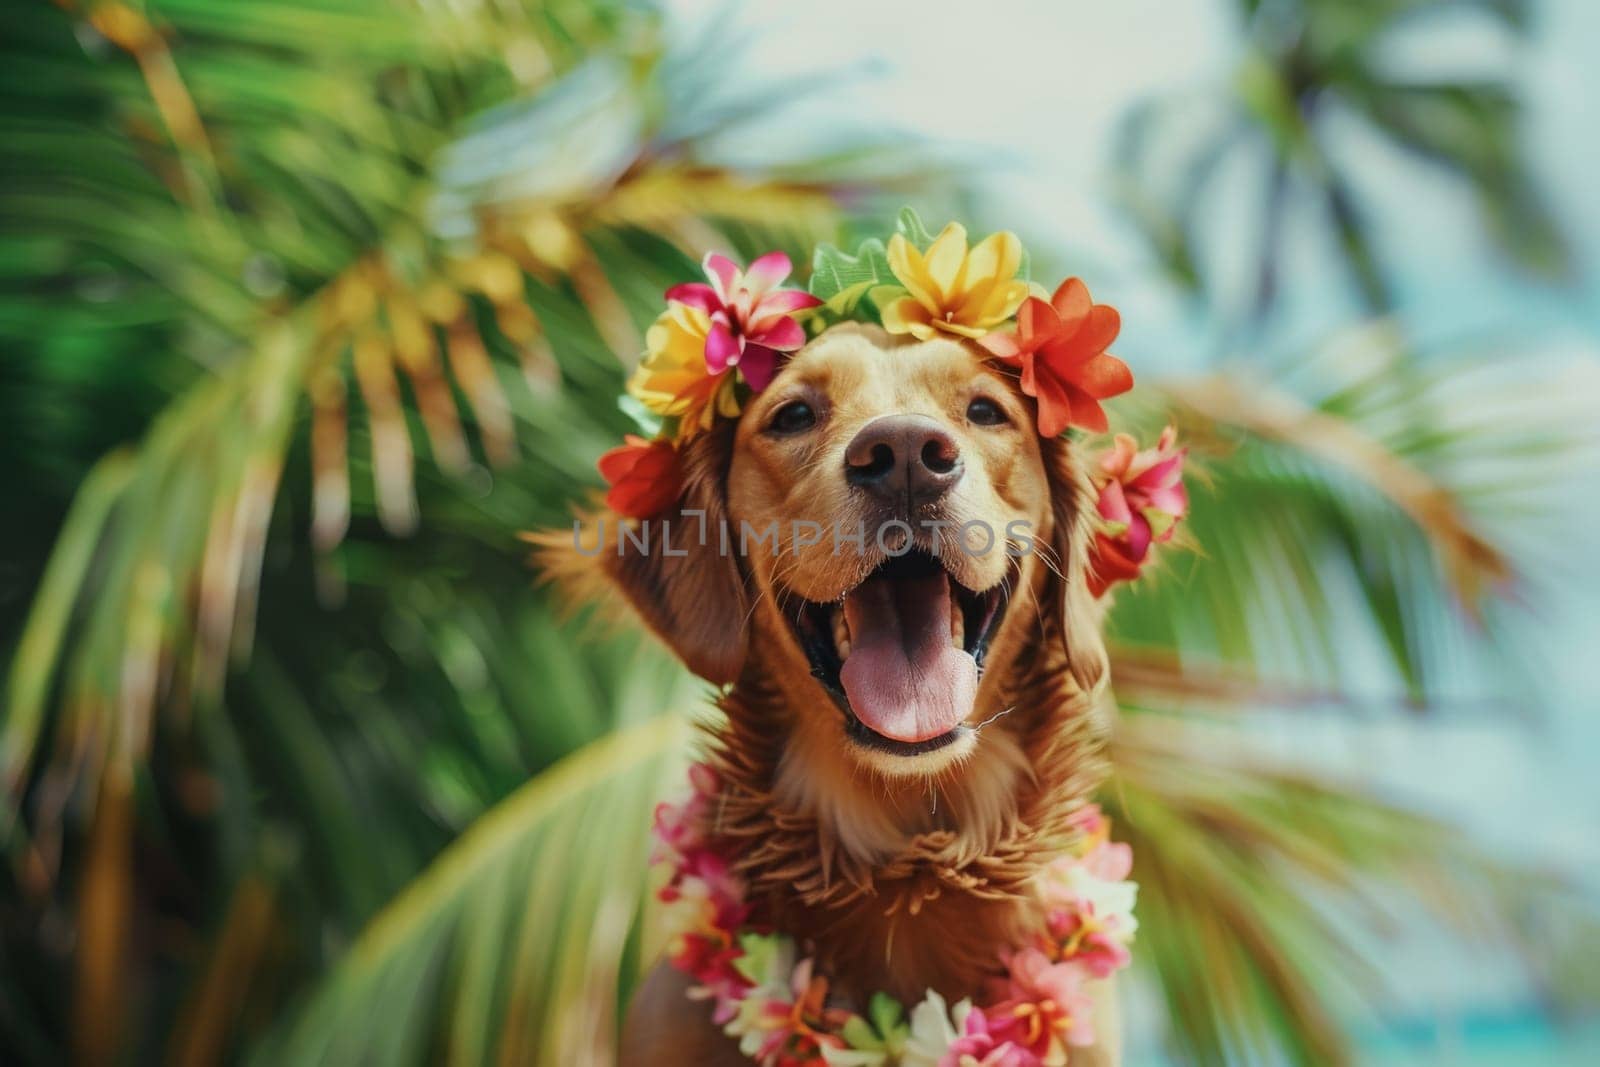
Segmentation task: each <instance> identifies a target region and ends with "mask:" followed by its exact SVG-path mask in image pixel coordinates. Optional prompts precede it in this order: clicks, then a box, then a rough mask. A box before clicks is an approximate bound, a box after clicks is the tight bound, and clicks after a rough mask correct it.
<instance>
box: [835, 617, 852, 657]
mask: <svg viewBox="0 0 1600 1067" xmlns="http://www.w3.org/2000/svg"><path fill="white" fill-rule="evenodd" d="M833 647H834V650H835V651H836V652H838V653H839V660H840V662H843V661H844V660H845V659H847V658H848V657H849V655H850V626H849V624H848V623H846V622H845V617H844V609H843V608H840V609H838V610H836V611H835V612H834V613H833Z"/></svg>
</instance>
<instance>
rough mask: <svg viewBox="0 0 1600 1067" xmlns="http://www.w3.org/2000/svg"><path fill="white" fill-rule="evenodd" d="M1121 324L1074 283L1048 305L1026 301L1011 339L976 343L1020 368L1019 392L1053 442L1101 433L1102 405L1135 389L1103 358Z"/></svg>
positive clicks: (1127, 375) (1117, 363)
mask: <svg viewBox="0 0 1600 1067" xmlns="http://www.w3.org/2000/svg"><path fill="white" fill-rule="evenodd" d="M1121 328H1122V319H1121V317H1120V316H1119V315H1118V314H1117V309H1116V308H1114V307H1112V306H1111V305H1109V304H1096V303H1094V302H1093V301H1092V300H1090V299H1089V290H1088V288H1087V287H1086V286H1085V285H1084V284H1083V282H1081V281H1079V280H1078V279H1077V278H1068V279H1067V280H1066V281H1064V282H1062V283H1061V288H1059V289H1057V290H1056V291H1055V295H1054V296H1052V297H1051V298H1050V302H1049V303H1048V304H1047V303H1045V302H1044V301H1043V300H1040V299H1039V298H1038V297H1036V296H1030V297H1029V298H1028V299H1027V301H1026V302H1024V303H1023V305H1022V310H1021V311H1019V312H1017V330H1016V332H1015V333H1009V334H1004V333H991V334H988V335H986V336H984V337H982V338H980V339H979V340H978V343H979V344H980V345H982V346H983V347H984V348H986V349H988V350H989V351H990V352H992V353H994V354H995V355H996V356H997V357H999V358H1000V360H1001V361H1002V362H1005V363H1009V364H1011V365H1012V366H1014V367H1021V368H1022V391H1023V392H1024V393H1027V394H1028V395H1029V396H1031V397H1036V398H1038V401H1039V433H1040V434H1041V435H1043V436H1045V437H1055V436H1057V435H1059V434H1060V433H1061V432H1062V431H1063V430H1065V429H1066V428H1067V427H1068V426H1082V427H1083V428H1084V429H1086V430H1094V431H1095V432H1097V433H1104V432H1105V430H1106V413H1105V412H1104V411H1103V410H1102V409H1101V407H1100V401H1102V400H1107V399H1109V398H1111V397H1114V396H1117V395H1118V394H1120V393H1126V392H1127V391H1128V390H1129V389H1132V388H1133V374H1132V373H1131V372H1130V371H1129V370H1128V365H1127V364H1126V363H1124V362H1122V360H1120V359H1118V358H1117V357H1116V356H1113V355H1111V354H1109V353H1108V352H1106V346H1107V345H1109V344H1110V343H1111V342H1112V341H1114V340H1116V339H1117V331H1118V330H1120V329H1121Z"/></svg>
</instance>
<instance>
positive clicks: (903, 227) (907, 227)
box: [894, 207, 936, 252]
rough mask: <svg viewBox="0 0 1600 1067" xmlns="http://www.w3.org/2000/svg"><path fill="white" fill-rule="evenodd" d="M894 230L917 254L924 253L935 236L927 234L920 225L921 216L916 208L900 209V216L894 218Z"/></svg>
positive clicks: (925, 228) (924, 227) (926, 228)
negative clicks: (912, 246) (914, 248)
mask: <svg viewBox="0 0 1600 1067" xmlns="http://www.w3.org/2000/svg"><path fill="white" fill-rule="evenodd" d="M894 228H895V229H896V230H897V231H899V233H900V236H902V237H904V238H905V239H906V240H908V241H910V242H911V243H912V244H913V245H915V246H916V248H917V251H919V252H926V251H927V250H928V246H929V245H931V244H933V240H934V237H935V236H936V235H934V234H931V233H929V232H928V227H926V226H924V225H923V224H922V216H921V215H918V214H917V210H916V208H911V207H903V208H901V209H900V214H899V215H897V216H895V220H894Z"/></svg>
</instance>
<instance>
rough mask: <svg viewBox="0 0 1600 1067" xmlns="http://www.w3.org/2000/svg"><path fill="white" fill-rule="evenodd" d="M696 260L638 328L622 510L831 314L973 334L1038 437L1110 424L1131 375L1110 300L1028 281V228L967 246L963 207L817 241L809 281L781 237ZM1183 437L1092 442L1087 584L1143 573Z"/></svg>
mask: <svg viewBox="0 0 1600 1067" xmlns="http://www.w3.org/2000/svg"><path fill="white" fill-rule="evenodd" d="M703 266H704V269H705V274H706V281H704V282H686V283H683V284H680V285H674V286H672V287H671V288H670V289H668V290H667V291H666V301H667V306H666V309H665V310H664V311H662V312H661V314H660V316H659V317H658V318H657V319H656V321H655V323H654V324H653V325H651V327H650V329H649V331H648V332H647V333H646V335H645V347H646V352H645V355H644V358H643V360H642V361H641V362H640V364H639V367H638V369H637V370H636V371H635V372H634V374H633V375H632V377H630V378H629V380H628V387H627V388H628V395H627V398H626V399H625V400H624V401H623V408H624V410H625V411H627V412H628V413H629V414H630V415H632V416H633V417H634V418H635V420H636V421H637V422H638V423H639V426H640V429H641V430H642V431H644V434H645V435H646V436H640V435H637V434H628V435H627V436H626V437H625V439H624V443H623V444H622V445H621V446H619V447H617V448H614V449H612V450H611V451H609V452H607V453H606V454H605V455H603V456H601V457H600V464H599V466H600V473H601V475H602V476H603V477H604V478H605V480H606V483H607V484H608V485H609V486H610V491H609V492H608V493H607V494H606V504H607V506H608V507H609V508H610V509H611V510H612V511H614V512H616V513H617V514H618V515H619V516H622V517H625V518H630V519H640V520H642V519H650V518H654V517H656V516H658V515H661V514H662V513H664V512H666V511H667V510H668V509H669V508H670V507H672V505H673V504H674V503H676V501H677V500H678V494H679V490H680V488H681V486H682V482H683V470H682V465H681V463H680V458H679V457H680V449H681V448H682V446H683V445H684V443H685V442H686V441H689V440H690V439H692V438H693V437H695V436H696V435H697V434H700V433H703V432H705V431H706V430H709V429H710V428H711V427H712V426H713V425H715V424H716V421H717V420H718V419H733V418H737V417H738V415H739V412H740V411H741V410H742V408H743V405H744V403H745V401H746V400H747V399H748V398H749V397H750V396H751V395H752V394H754V393H759V392H761V391H762V390H763V389H765V388H766V387H767V386H768V385H769V384H770V383H771V382H772V379H773V377H774V376H775V375H776V374H777V373H778V370H779V368H780V367H781V365H782V362H783V361H784V360H785V359H787V358H788V357H789V356H790V355H792V354H793V353H794V352H796V351H798V350H799V349H800V348H801V347H802V346H803V345H804V344H805V342H806V340H807V337H808V332H809V334H811V335H814V334H816V333H820V332H821V331H822V330H823V329H825V328H826V327H828V326H830V325H833V324H834V323H837V322H843V321H857V322H874V323H877V324H879V325H881V326H882V327H883V328H884V329H885V330H887V331H888V332H889V333H891V334H910V335H911V336H913V337H915V338H917V339H918V340H924V341H925V340H929V339H931V338H934V337H949V338H954V339H959V340H964V341H969V342H973V343H975V344H976V345H977V346H978V347H979V348H980V349H981V350H982V351H983V353H985V354H986V355H987V357H988V358H990V359H992V360H993V361H994V364H995V365H996V366H997V367H999V368H1000V369H1001V370H1003V371H1005V372H1007V373H1012V374H1015V375H1016V376H1017V379H1018V387H1019V388H1020V389H1021V391H1022V392H1023V393H1024V394H1025V395H1027V396H1030V397H1033V398H1034V400H1035V401H1036V405H1037V412H1038V416H1037V417H1038V429H1039V433H1040V435H1041V436H1044V437H1056V436H1059V435H1060V434H1063V433H1065V432H1067V431H1068V429H1069V428H1071V427H1077V428H1079V429H1081V430H1085V431H1090V432H1093V433H1104V432H1105V431H1106V430H1107V429H1108V423H1107V419H1106V413H1105V411H1104V409H1103V408H1102V407H1101V406H1100V402H1101V401H1102V400H1108V399H1110V398H1112V397H1115V396H1119V395H1121V394H1122V393H1125V392H1127V391H1128V390H1129V389H1131V388H1133V374H1132V372H1131V371H1129V369H1128V366H1127V364H1125V363H1123V362H1122V360H1120V359H1118V358H1117V357H1116V356H1113V355H1111V354H1110V353H1109V352H1108V351H1106V349H1107V348H1108V347H1109V346H1110V345H1111V343H1112V342H1113V341H1115V340H1116V338H1117V334H1118V332H1119V331H1120V330H1121V323H1122V320H1121V318H1120V317H1119V316H1118V314H1117V310H1116V309H1115V308H1113V307H1111V306H1110V305H1108V304H1096V303H1095V302H1094V301H1093V300H1092V299H1091V298H1090V296H1089V290H1088V288H1087V287H1086V286H1085V285H1084V284H1083V282H1082V281H1080V280H1078V279H1077V278H1068V279H1067V280H1066V281H1064V282H1062V283H1061V284H1060V285H1059V286H1057V287H1056V289H1055V291H1054V292H1049V291H1047V290H1045V289H1043V288H1041V287H1039V286H1037V285H1035V284H1032V283H1030V282H1029V281H1028V280H1027V272H1028V262H1027V255H1026V253H1025V252H1024V250H1023V248H1022V243H1021V241H1019V240H1018V239H1017V236H1016V235H1015V234H1013V233H1010V232H1007V231H1001V232H999V233H994V234H990V235H989V236H988V237H985V238H984V239H983V240H981V241H979V242H978V243H977V244H976V245H973V246H971V247H969V246H968V243H967V231H966V230H965V229H964V228H963V227H962V226H961V225H960V224H959V223H954V222H952V223H950V224H948V225H947V226H945V228H944V229H943V230H941V231H940V232H939V234H938V236H937V237H935V236H934V235H932V234H930V233H929V232H928V231H927V229H926V228H925V227H924V226H923V224H922V220H921V219H919V218H918V217H917V215H916V214H915V212H912V211H911V210H909V209H907V210H904V211H902V212H901V213H900V216H899V221H898V223H897V226H896V232H895V233H893V234H891V235H890V236H889V239H888V241H887V242H884V241H883V240H881V239H879V238H871V239H869V240H867V241H864V242H862V243H861V245H860V246H859V247H858V249H857V251H856V253H855V254H854V255H849V254H847V253H845V252H842V251H840V250H839V249H837V248H834V247H832V246H831V245H821V246H819V247H818V248H817V250H816V253H815V255H814V256H813V258H812V265H811V279H810V286H809V291H806V290H800V289H786V288H783V282H784V281H785V280H786V279H787V278H788V277H789V274H790V272H791V270H792V269H793V265H792V264H791V263H790V261H789V257H788V256H786V255H784V254H783V253H782V252H768V253H767V254H765V255H763V256H759V257H757V258H756V259H755V260H754V261H752V262H751V264H750V266H749V267H747V268H744V269H740V267H739V266H738V265H737V264H736V263H734V262H733V261H732V260H730V259H728V258H727V257H725V256H721V255H717V254H715V253H713V254H711V255H708V256H706V258H705V262H704V264H703ZM1185 452H1186V450H1184V449H1181V448H1178V447H1177V446H1176V441H1175V434H1174V432H1173V430H1172V429H1171V428H1170V427H1168V429H1167V430H1166V431H1165V432H1164V433H1162V435H1161V438H1160V440H1159V441H1158V442H1157V444H1156V446H1155V447H1154V448H1150V449H1144V450H1141V449H1140V448H1139V446H1138V444H1137V442H1136V441H1135V440H1134V438H1133V437H1131V436H1128V435H1127V434H1118V435H1117V436H1116V438H1115V441H1114V443H1113V445H1112V446H1111V447H1110V448H1108V449H1106V450H1105V451H1104V452H1103V453H1102V454H1101V455H1100V456H1099V457H1098V461H1097V462H1096V463H1095V465H1094V468H1093V473H1094V478H1095V484H1096V488H1097V490H1098V493H1099V496H1098V501H1097V504H1098V511H1099V516H1098V518H1099V522H1098V528H1097V530H1096V536H1095V541H1094V544H1093V546H1092V552H1091V556H1092V558H1091V564H1092V567H1091V576H1090V588H1091V590H1092V592H1093V593H1094V594H1095V595H1096V596H1099V595H1101V594H1103V593H1104V592H1105V591H1106V589H1107V588H1108V587H1109V586H1110V585H1112V584H1114V583H1116V582H1119V581H1128V580H1130V579H1132V578H1135V577H1137V576H1138V575H1139V573H1140V572H1141V571H1142V570H1143V568H1144V567H1145V565H1146V564H1147V563H1148V562H1149V561H1150V558H1151V554H1152V549H1153V548H1154V546H1155V545H1158V544H1161V543H1164V542H1166V541H1168V540H1170V539H1171V538H1172V535H1173V529H1174V527H1175V526H1176V524H1177V523H1178V522H1179V520H1181V519H1182V518H1183V517H1184V515H1185V514H1187V512H1188V507H1189V498H1188V495H1187V493H1186V492H1185V490H1184V486H1183V463H1184V459H1185Z"/></svg>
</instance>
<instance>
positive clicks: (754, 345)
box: [667, 252, 822, 393]
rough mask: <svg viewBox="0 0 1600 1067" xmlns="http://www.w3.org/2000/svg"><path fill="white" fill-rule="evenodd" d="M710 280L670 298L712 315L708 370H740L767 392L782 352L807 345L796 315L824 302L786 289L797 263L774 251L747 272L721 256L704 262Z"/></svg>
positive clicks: (681, 287)
mask: <svg viewBox="0 0 1600 1067" xmlns="http://www.w3.org/2000/svg"><path fill="white" fill-rule="evenodd" d="M702 266H703V267H704V268H705V272H706V278H707V279H709V281H710V284H709V285H708V284H706V283H705V282H684V283H683V284H681V285H674V286H673V287H672V288H671V289H668V290H667V299H668V300H672V301H676V302H677V303H679V304H686V305H688V306H689V307H692V308H696V309H698V310H700V311H703V312H705V313H706V314H707V315H709V316H711V330H710V332H709V333H707V334H706V347H705V353H706V367H707V369H708V370H710V371H711V373H712V374H721V373H722V372H723V371H725V370H727V369H728V368H729V367H735V366H736V367H738V368H739V371H740V373H741V374H743V375H744V380H745V381H747V382H749V383H750V388H752V389H754V390H755V391H756V392H758V393H759V392H761V390H763V389H765V388H766V387H767V385H768V384H769V383H770V382H771V381H772V376H773V375H774V374H776V373H777V370H778V355H779V353H788V352H793V351H794V350H795V349H797V348H799V347H800V346H801V345H803V344H805V343H806V331H805V330H804V329H803V328H802V327H801V325H800V323H799V322H797V321H796V320H795V319H794V318H793V314H794V312H796V311H804V310H806V309H807V308H814V307H817V306H818V305H820V304H821V303H822V301H821V300H819V299H817V298H816V297H814V296H812V295H811V294H810V293H807V292H805V291H803V290H800V289H780V288H778V286H779V285H781V284H782V283H783V280H784V279H785V278H787V277H788V276H789V271H790V270H791V269H792V267H793V265H792V264H791V263H790V262H789V257H788V256H786V255H784V254H783V253H782V252H768V253H767V254H766V255H764V256H761V257H760V258H758V259H756V261H755V262H753V263H751V264H750V268H749V269H748V270H745V271H741V270H740V269H739V267H738V265H737V264H736V263H734V262H733V261H732V260H731V259H728V258H727V257H726V256H719V255H717V254H716V253H715V252H712V253H710V254H708V255H707V256H706V258H705V262H704V263H703V264H702Z"/></svg>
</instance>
